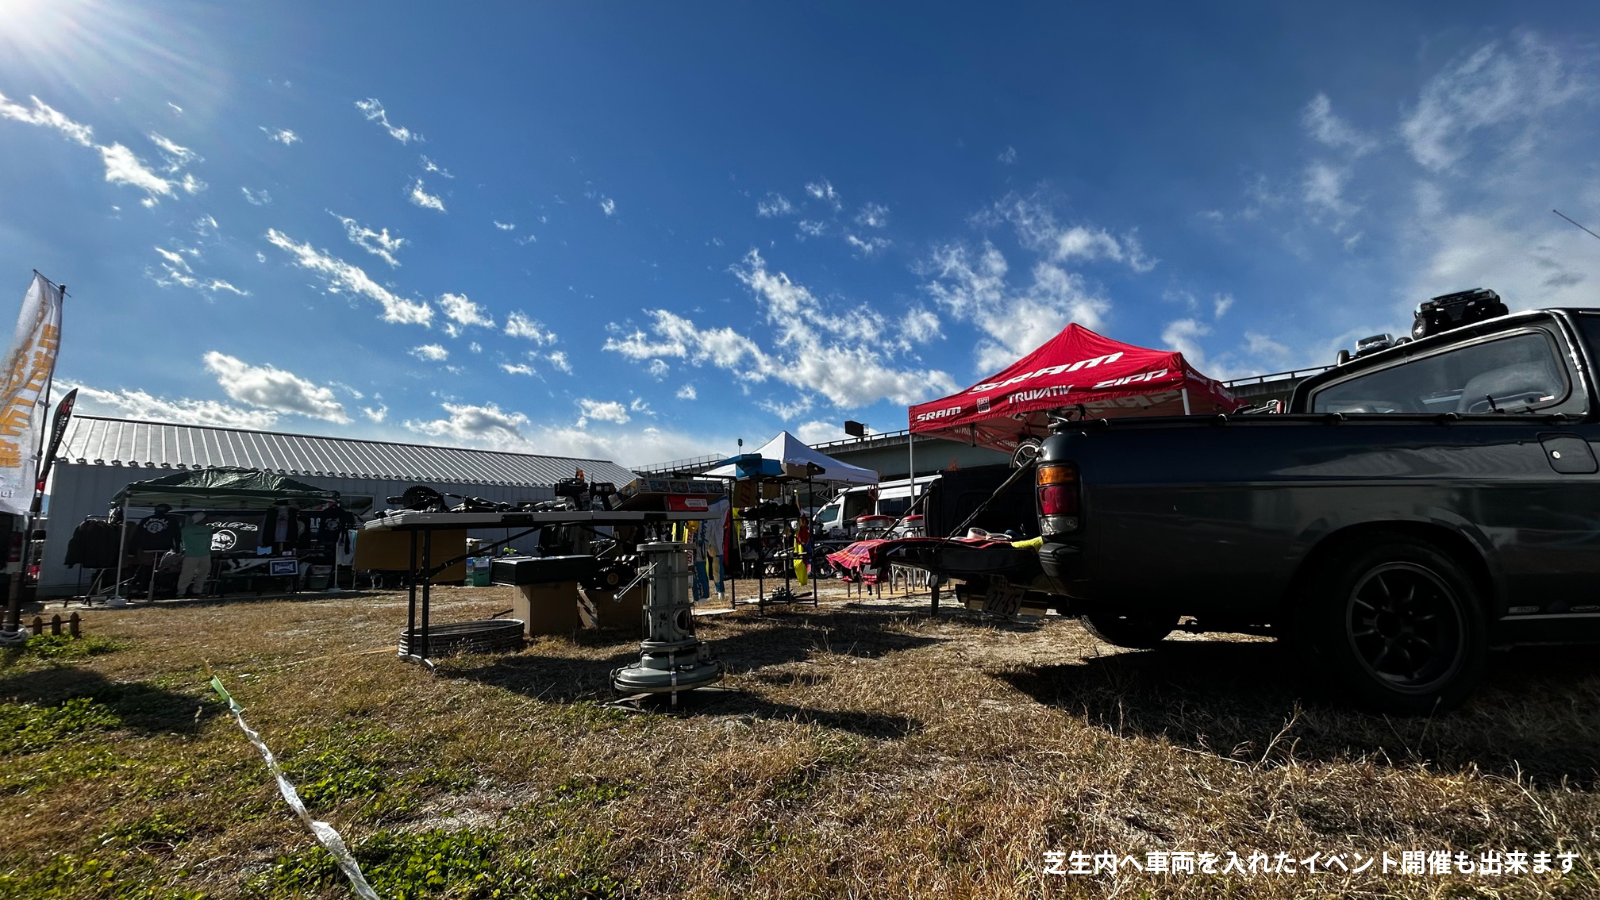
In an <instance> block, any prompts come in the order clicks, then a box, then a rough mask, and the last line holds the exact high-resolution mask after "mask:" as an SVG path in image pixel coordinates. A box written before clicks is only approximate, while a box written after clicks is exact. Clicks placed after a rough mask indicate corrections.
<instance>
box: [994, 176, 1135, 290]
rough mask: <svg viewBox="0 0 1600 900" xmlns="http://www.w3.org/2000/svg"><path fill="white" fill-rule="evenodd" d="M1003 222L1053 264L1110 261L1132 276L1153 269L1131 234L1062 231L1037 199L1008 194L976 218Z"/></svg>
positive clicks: (1076, 227) (1075, 228)
mask: <svg viewBox="0 0 1600 900" xmlns="http://www.w3.org/2000/svg"><path fill="white" fill-rule="evenodd" d="M996 219H1003V220H1005V221H1008V222H1010V223H1011V224H1012V226H1013V227H1014V228H1015V229H1016V233H1017V239H1018V240H1019V241H1021V242H1022V244H1023V245H1024V246H1026V247H1029V248H1030V249H1033V250H1036V251H1038V252H1040V253H1044V254H1046V255H1048V256H1049V258H1050V259H1051V260H1052V261H1054V262H1062V263H1064V262H1073V261H1078V260H1081V261H1084V262H1092V261H1095V260H1101V259H1105V260H1110V261H1111V262H1117V263H1123V264H1125V265H1126V266H1128V268H1130V269H1132V270H1134V271H1135V272H1141V273H1143V272H1148V271H1150V270H1151V269H1154V268H1155V266H1156V263H1157V262H1158V261H1157V260H1154V259H1151V258H1150V257H1148V256H1146V255H1145V253H1144V248H1143V246H1141V245H1140V243H1139V238H1138V236H1137V235H1136V234H1134V233H1133V232H1131V231H1130V232H1128V233H1126V234H1124V235H1122V237H1120V238H1118V237H1114V236H1112V234H1111V233H1110V232H1108V231H1107V230H1105V229H1104V228H1093V227H1089V226H1085V225H1074V226H1072V227H1062V226H1061V225H1060V224H1058V223H1057V222H1056V218H1055V214H1054V213H1053V212H1051V211H1050V209H1049V207H1047V206H1046V205H1045V204H1044V202H1043V201H1042V200H1040V199H1038V198H1037V197H1023V196H1020V195H1017V194H1011V195H1009V196H1007V197H1005V198H1004V199H1002V200H1001V201H1000V202H999V203H996V204H995V205H994V208H993V209H992V210H990V211H989V212H987V213H985V214H984V215H982V216H980V217H979V220H980V221H981V222H993V221H995V220H996Z"/></svg>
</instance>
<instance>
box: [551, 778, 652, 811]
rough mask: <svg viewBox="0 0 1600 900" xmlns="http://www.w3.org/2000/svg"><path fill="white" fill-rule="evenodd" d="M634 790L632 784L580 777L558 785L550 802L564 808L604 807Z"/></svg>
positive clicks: (552, 793) (552, 792)
mask: <svg viewBox="0 0 1600 900" xmlns="http://www.w3.org/2000/svg"><path fill="white" fill-rule="evenodd" d="M633 790H634V785H633V784H632V783H630V782H626V781H611V780H608V779H605V778H591V777H590V776H587V775H580V776H577V777H576V778H568V779H567V780H566V781H563V782H561V783H560V784H558V785H556V787H555V790H553V791H551V793H550V802H551V803H556V804H560V805H563V806H603V805H605V804H607V803H610V802H611V801H613V800H621V799H622V798H623V797H626V796H628V795H629V794H631V793H633Z"/></svg>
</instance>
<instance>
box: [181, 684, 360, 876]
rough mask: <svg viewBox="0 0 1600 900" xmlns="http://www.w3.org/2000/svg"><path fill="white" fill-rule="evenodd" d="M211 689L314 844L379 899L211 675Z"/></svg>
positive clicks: (339, 841) (334, 834)
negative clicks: (224, 703)
mask: <svg viewBox="0 0 1600 900" xmlns="http://www.w3.org/2000/svg"><path fill="white" fill-rule="evenodd" d="M211 688H212V690H214V691H216V692H217V694H218V696H220V697H222V699H223V700H225V701H227V704H228V711H229V712H231V713H233V720H234V721H235V722H238V723H239V728H240V729H241V730H243V731H244V735H245V737H247V738H249V739H250V743H252V744H255V745H256V749H257V750H260V751H261V758H262V759H265V760H266V761H267V768H268V769H269V770H271V772H272V777H274V778H276V779H277V780H278V790H279V792H281V793H282V794H283V799H284V800H285V801H286V802H287V803H288V804H289V808H290V809H292V810H294V814H295V815H297V816H299V817H300V821H302V822H304V823H306V827H307V828H309V829H311V833H312V834H313V835H315V836H316V838H317V842H318V843H320V844H321V845H322V846H323V847H326V848H327V850H328V852H329V853H331V854H333V859H334V861H335V862H337V863H338V864H339V868H341V869H343V870H344V874H345V875H346V876H347V877H349V879H350V885H351V886H352V887H354V888H355V889H356V894H358V895H359V896H360V897H361V898H362V900H378V894H377V892H376V891H374V890H373V889H372V885H369V884H367V879H366V878H365V877H364V876H362V874H361V866H360V865H359V864H357V863H356V858H355V857H354V856H351V855H350V850H349V849H348V848H346V847H345V845H344V839H343V838H341V837H339V832H337V831H335V830H334V829H333V826H332V825H329V824H328V823H327V822H318V821H316V820H315V819H312V818H311V813H309V812H307V811H306V805H305V804H304V803H302V802H301V801H300V793H299V792H298V791H296V790H295V789H294V785H292V784H290V783H289V779H287V778H285V777H283V770H282V769H280V768H278V759H277V757H275V756H273V755H272V751H271V750H268V749H267V745H266V743H265V742H264V741H262V740H261V735H259V734H256V733H255V731H254V730H253V729H252V728H251V727H250V726H249V725H246V724H245V723H244V707H242V706H240V705H239V701H237V700H235V699H233V695H232V694H230V693H228V689H227V688H225V687H223V686H222V679H221V678H218V677H217V676H215V675H213V676H211Z"/></svg>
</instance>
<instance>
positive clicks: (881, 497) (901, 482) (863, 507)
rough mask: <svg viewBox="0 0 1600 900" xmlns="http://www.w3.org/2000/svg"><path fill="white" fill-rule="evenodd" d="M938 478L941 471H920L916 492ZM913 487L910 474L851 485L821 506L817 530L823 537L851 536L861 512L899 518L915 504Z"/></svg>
mask: <svg viewBox="0 0 1600 900" xmlns="http://www.w3.org/2000/svg"><path fill="white" fill-rule="evenodd" d="M938 480H939V475H938V474H937V473H935V474H932V475H918V476H917V483H916V492H917V493H916V496H918V497H920V496H922V495H923V494H924V493H926V492H927V490H928V487H929V485H932V484H933V483H934V482H935V481H938ZM911 488H912V485H911V481H910V479H907V478H899V479H896V480H894V481H882V482H879V483H878V484H865V485H861V486H860V487H853V488H850V489H849V490H846V491H845V492H844V493H842V494H840V495H839V496H837V497H835V498H833V499H832V500H830V501H828V504H827V505H826V506H824V507H822V508H821V509H819V510H817V531H818V532H819V533H820V534H821V535H822V536H823V537H850V536H853V535H854V534H855V525H856V519H858V518H860V517H861V516H890V517H891V518H895V519H898V518H900V516H901V515H902V514H903V513H904V512H905V511H906V509H907V508H908V507H910V506H911V502H912V495H911ZM873 491H877V494H878V500H877V502H876V503H874V502H873V500H872V493H873Z"/></svg>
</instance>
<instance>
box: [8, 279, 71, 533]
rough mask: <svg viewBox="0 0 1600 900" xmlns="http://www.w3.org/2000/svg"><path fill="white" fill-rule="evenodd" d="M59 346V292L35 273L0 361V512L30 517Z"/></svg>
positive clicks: (56, 287)
mask: <svg viewBox="0 0 1600 900" xmlns="http://www.w3.org/2000/svg"><path fill="white" fill-rule="evenodd" d="M60 347H61V288H60V287H58V286H57V285H55V284H52V283H51V282H50V280H49V279H48V278H45V277H44V276H43V275H40V274H39V273H38V272H35V273H33V284H32V286H30V287H29V288H28V294H27V296H26V297H24V298H22V313H21V314H20V315H18V316H17V330H16V332H15V333H14V334H12V336H11V348H10V349H9V350H7V351H6V355H5V357H4V358H3V359H0V366H3V368H0V512H6V513H15V514H16V515H19V516H25V515H27V514H28V510H29V507H31V506H32V504H33V488H34V478H35V475H36V472H37V470H38V465H39V456H38V454H39V435H40V434H41V432H42V430H43V429H44V427H45V425H46V424H47V423H46V422H45V419H46V418H47V417H48V416H49V411H48V410H47V409H45V408H44V407H43V406H42V405H41V404H43V403H44V402H45V400H46V398H45V396H44V393H45V390H46V388H47V386H48V385H49V384H50V378H51V376H53V375H54V374H55V370H56V354H57V351H58V350H60Z"/></svg>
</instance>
